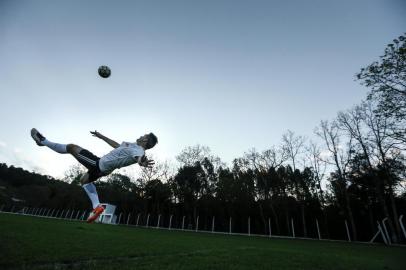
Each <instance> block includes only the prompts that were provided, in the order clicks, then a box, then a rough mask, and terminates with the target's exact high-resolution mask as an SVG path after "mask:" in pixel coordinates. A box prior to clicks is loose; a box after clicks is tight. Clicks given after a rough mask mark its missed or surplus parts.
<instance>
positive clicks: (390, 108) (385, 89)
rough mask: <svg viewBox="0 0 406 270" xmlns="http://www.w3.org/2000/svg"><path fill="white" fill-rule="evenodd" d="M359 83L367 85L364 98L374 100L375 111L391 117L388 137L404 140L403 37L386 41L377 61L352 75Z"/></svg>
mask: <svg viewBox="0 0 406 270" xmlns="http://www.w3.org/2000/svg"><path fill="white" fill-rule="evenodd" d="M356 76H357V79H358V80H360V81H361V84H363V85H365V86H367V87H370V88H371V92H370V93H369V94H368V99H371V100H377V101H378V107H377V109H376V111H375V113H377V114H380V115H383V116H385V117H387V118H391V119H392V120H394V121H392V132H391V136H392V137H393V138H395V139H396V140H399V141H401V142H403V143H405V142H406V129H405V124H406V38H405V36H400V37H399V38H397V39H394V40H393V43H391V44H389V45H388V46H387V47H386V49H385V53H384V55H383V56H381V57H380V60H379V61H375V62H373V63H372V64H370V65H368V66H367V67H366V68H362V69H361V71H360V72H359V73H358V74H356Z"/></svg>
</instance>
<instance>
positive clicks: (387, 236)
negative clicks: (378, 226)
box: [382, 217, 392, 245]
mask: <svg viewBox="0 0 406 270" xmlns="http://www.w3.org/2000/svg"><path fill="white" fill-rule="evenodd" d="M387 220H388V218H387V217H386V218H384V219H383V220H382V225H383V229H384V230H385V233H386V238H387V239H388V245H391V244H392V242H391V237H390V235H389V233H388V229H386V225H385V221H387Z"/></svg>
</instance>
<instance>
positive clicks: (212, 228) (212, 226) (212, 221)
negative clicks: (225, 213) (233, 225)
mask: <svg viewBox="0 0 406 270" xmlns="http://www.w3.org/2000/svg"><path fill="white" fill-rule="evenodd" d="M215 218H216V217H215V216H213V219H212V220H211V232H214V221H215Z"/></svg>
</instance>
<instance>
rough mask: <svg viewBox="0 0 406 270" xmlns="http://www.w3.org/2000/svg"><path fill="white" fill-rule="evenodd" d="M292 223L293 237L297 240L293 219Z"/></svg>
mask: <svg viewBox="0 0 406 270" xmlns="http://www.w3.org/2000/svg"><path fill="white" fill-rule="evenodd" d="M290 222H291V223H292V235H293V238H295V237H296V235H295V224H294V223H293V218H291V219H290Z"/></svg>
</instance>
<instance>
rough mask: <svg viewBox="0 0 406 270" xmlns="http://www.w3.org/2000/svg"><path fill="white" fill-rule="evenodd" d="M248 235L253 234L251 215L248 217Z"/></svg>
mask: <svg viewBox="0 0 406 270" xmlns="http://www.w3.org/2000/svg"><path fill="white" fill-rule="evenodd" d="M248 235H251V217H248Z"/></svg>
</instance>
